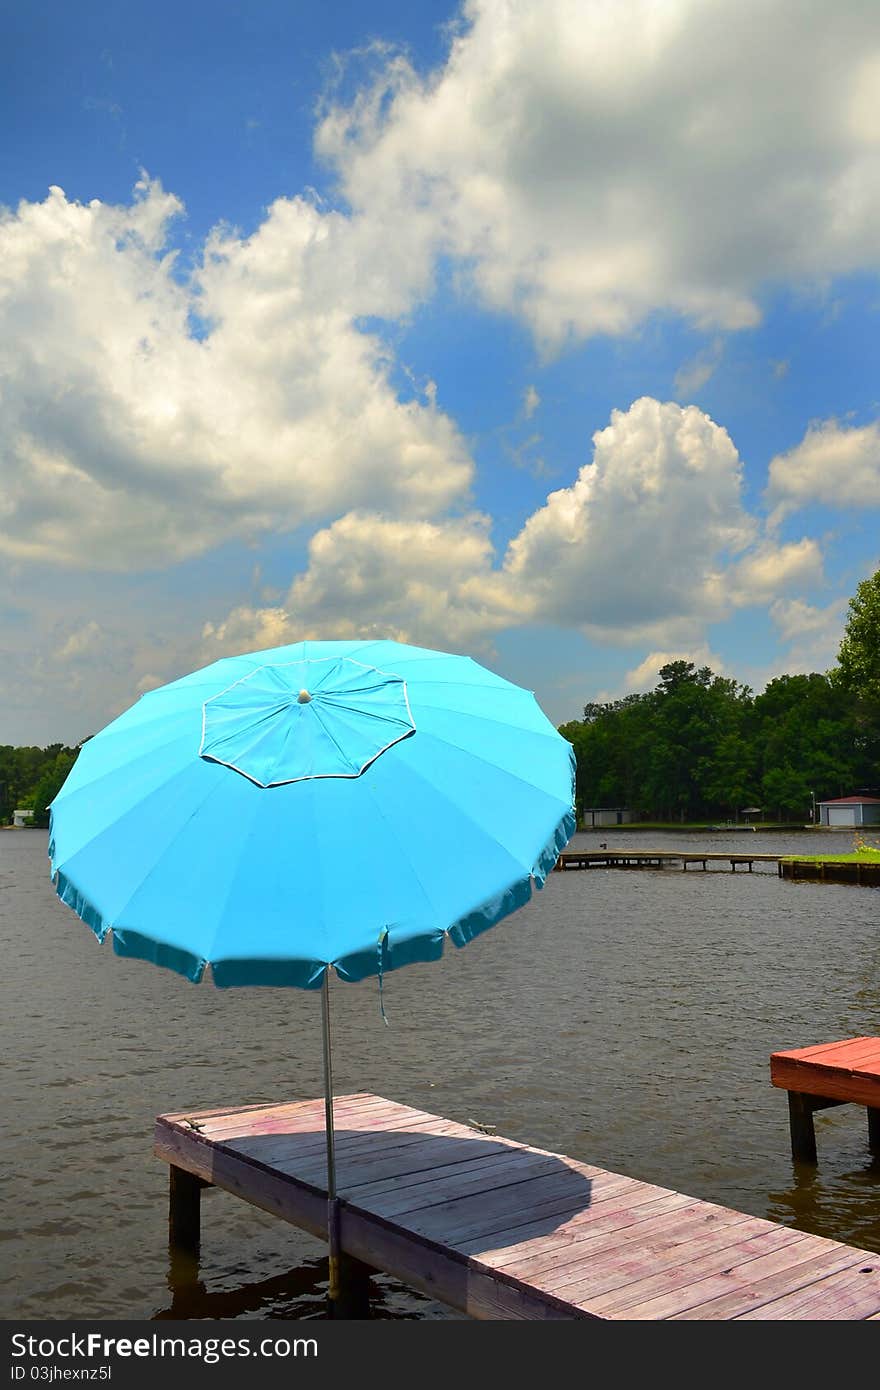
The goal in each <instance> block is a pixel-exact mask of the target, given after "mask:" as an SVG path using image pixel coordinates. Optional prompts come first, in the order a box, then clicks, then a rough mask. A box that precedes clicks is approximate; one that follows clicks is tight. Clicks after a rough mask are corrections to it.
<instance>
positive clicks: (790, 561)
mask: <svg viewBox="0 0 880 1390" xmlns="http://www.w3.org/2000/svg"><path fill="white" fill-rule="evenodd" d="M822 579H823V571H822V551H821V548H820V546H819V543H818V541H816V540H815V539H813V538H812V537H810V536H804V537H803V538H802V539H801V540H799V541H789V542H787V543H786V544H785V545H775V544H774V543H773V542H772V541H768V540H765V541H762V542H760V543H759V544H758V545H756V546H755V547H754V549H753V550H751V551H750V552H749V554H748V555H745V556H744V557H743V558H742V560H740V561H739V562H738V563H737V564H735V565H733V566H731V568H730V570H729V571H728V572H727V573H726V574H725V575H723V576H721V579H720V582H721V584H722V585H723V586H724V588H725V590H726V591H727V593H728V595H729V598H730V601H731V603H733V604H734V605H735V606H736V607H738V608H749V607H751V606H753V605H754V604H758V603H768V602H770V600H771V599H774V598H776V595H778V594H779V593H780V591H784V590H785V589H791V588H795V587H798V586H801V585H804V584H813V585H816V584H819V583H821V582H822Z"/></svg>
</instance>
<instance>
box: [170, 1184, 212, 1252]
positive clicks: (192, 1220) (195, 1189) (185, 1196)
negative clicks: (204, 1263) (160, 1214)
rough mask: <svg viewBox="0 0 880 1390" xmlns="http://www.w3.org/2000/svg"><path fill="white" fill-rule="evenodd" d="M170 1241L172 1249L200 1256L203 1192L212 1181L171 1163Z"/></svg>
mask: <svg viewBox="0 0 880 1390" xmlns="http://www.w3.org/2000/svg"><path fill="white" fill-rule="evenodd" d="M168 1173H169V1185H168V1244H169V1245H170V1247H171V1249H172V1251H174V1250H176V1251H179V1252H180V1253H181V1254H183V1255H190V1256H192V1257H193V1258H194V1259H198V1255H199V1237H200V1216H201V1213H200V1206H201V1201H200V1198H201V1192H202V1188H203V1187H207V1186H208V1184H207V1183H206V1182H204V1181H203V1180H202V1178H197V1177H196V1176H195V1174H194V1173H188V1172H187V1171H186V1169H185V1168H177V1167H175V1165H174V1164H173V1163H172V1164H169V1168H168Z"/></svg>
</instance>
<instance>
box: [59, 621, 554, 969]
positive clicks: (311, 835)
mask: <svg viewBox="0 0 880 1390" xmlns="http://www.w3.org/2000/svg"><path fill="white" fill-rule="evenodd" d="M573 773H574V755H573V751H572V749H571V747H570V745H569V744H568V743H567V742H566V741H565V740H564V739H562V738H561V737H560V735H559V734H558V733H557V732H556V730H555V729H554V727H553V726H552V724H551V723H550V722H549V720H548V719H547V718H546V716H545V715H544V714H543V712H542V711H541V709H540V707H539V706H538V704H537V702H536V700H535V698H534V696H533V695H532V694H531V693H530V692H528V691H524V690H522V689H520V688H519V687H518V686H516V685H513V684H511V683H510V682H509V681H506V680H504V679H502V678H501V677H500V676H496V675H494V674H492V673H491V672H489V671H487V670H486V669H484V668H483V667H481V666H480V665H478V664H477V663H476V662H474V661H472V660H470V659H469V658H465V657H459V656H454V655H449V654H447V653H444V652H436V651H430V650H427V649H424V648H418V647H411V646H405V645H402V644H399V643H395V642H384V641H383V642H300V643H297V644H295V645H293V646H288V647H280V648H275V649H273V650H271V651H262V652H253V653H250V654H248V655H244V656H238V657H232V658H228V659H224V660H221V661H217V662H215V663H214V664H213V665H210V666H207V667H205V668H204V669H202V670H200V671H196V672H194V673H193V674H192V675H189V676H186V677H184V678H183V679H181V680H177V681H173V682H172V683H171V684H169V685H165V686H163V687H161V688H160V689H158V690H154V691H151V692H150V693H148V694H146V695H144V696H142V697H141V699H140V700H139V701H138V702H137V703H136V704H135V705H134V706H132V708H131V709H129V710H128V711H126V713H124V714H123V715H121V716H120V717H119V718H118V719H116V720H115V721H114V722H113V723H112V724H110V725H108V726H107V728H105V729H104V730H102V732H101V733H99V734H98V735H97V736H96V737H94V738H93V739H90V740H89V741H88V742H87V743H86V744H85V745H84V746H83V748H82V750H81V752H80V755H79V758H78V759H77V762H76V764H75V766H74V767H73V769H72V771H71V773H70V775H69V776H68V778H67V781H66V782H65V784H64V786H63V787H62V789H61V791H60V792H59V794H58V796H57V797H56V799H55V801H54V802H53V803H52V808H51V833H50V845H49V854H50V859H51V868H52V874H53V878H54V881H55V886H56V890H57V892H58V894H59V896H60V897H61V899H62V901H63V902H65V903H67V904H68V905H69V906H70V907H72V908H73V909H74V910H75V911H76V912H77V913H78V914H79V915H80V917H82V918H83V919H84V920H85V921H86V922H87V923H88V924H89V926H90V927H91V928H92V930H93V931H94V932H95V934H96V936H97V937H98V938H99V940H103V939H104V937H105V936H106V935H107V933H108V932H110V931H111V930H112V939H113V948H114V950H115V951H116V952H117V953H118V954H119V955H122V956H135V957H139V958H141V959H146V960H151V961H153V962H155V963H156V964H157V965H163V966H167V967H170V968H171V969H172V970H175V971H178V972H179V973H180V974H183V975H185V976H187V977H188V978H189V979H191V980H199V979H201V978H202V976H203V974H204V973H205V971H206V969H207V968H208V967H210V971H211V975H212V977H213V980H214V982H215V984H217V985H220V986H228V985H296V986H301V987H303V988H307V989H308V988H318V987H320V986H321V984H322V982H323V979H324V975H325V972H326V970H327V967H328V966H329V965H331V964H332V965H333V966H334V967H335V969H336V971H337V973H338V974H339V975H340V976H341V977H342V978H343V979H345V980H359V979H362V978H364V977H365V976H368V975H371V974H379V975H381V973H382V972H383V971H385V970H392V969H395V968H396V967H398V966H401V965H405V964H407V963H408V962H411V961H424V960H430V959H433V958H436V957H437V956H439V955H440V954H441V953H442V950H443V945H444V941H445V939H446V938H447V937H449V939H451V940H452V941H453V942H454V943H455V944H456V945H457V946H463V945H464V944H465V943H466V942H468V941H469V940H471V939H472V938H473V937H474V936H476V935H477V934H478V933H480V932H481V931H484V930H485V929H486V928H488V927H491V926H492V925H493V924H494V923H495V922H498V921H499V920H500V919H501V918H503V917H505V916H506V915H507V914H508V913H510V912H512V911H514V910H515V909H516V908H518V907H520V906H521V905H522V904H523V903H525V902H526V901H527V900H528V898H529V896H530V894H531V889H532V885H533V884H534V885H537V886H539V887H540V886H541V885H542V884H543V881H544V878H545V876H546V874H547V872H548V871H549V870H550V869H551V868H552V867H553V864H554V863H555V861H556V857H557V855H558V853H559V851H560V849H561V848H562V846H563V845H564V844H565V843H566V841H567V840H568V839H569V837H570V835H571V834H572V832H573V830H574V828H575V816H574V806H573V785H574V783H573Z"/></svg>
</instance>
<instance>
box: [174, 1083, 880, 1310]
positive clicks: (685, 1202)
mask: <svg viewBox="0 0 880 1390" xmlns="http://www.w3.org/2000/svg"><path fill="white" fill-rule="evenodd" d="M334 1105H335V1114H336V1146H337V1166H338V1175H339V1191H340V1196H341V1198H342V1199H343V1200H342V1208H341V1215H340V1236H341V1243H342V1249H343V1250H344V1251H345V1252H347V1254H348V1255H349V1256H351V1257H354V1258H355V1259H356V1260H358V1261H362V1262H363V1263H364V1264H365V1265H367V1266H370V1267H371V1268H373V1269H379V1270H384V1271H385V1272H387V1273H389V1274H392V1275H394V1276H396V1277H397V1278H398V1279H400V1280H401V1281H402V1282H403V1283H405V1284H408V1285H410V1286H412V1287H414V1288H417V1289H420V1290H422V1291H423V1292H425V1293H427V1294H429V1295H431V1296H433V1297H434V1298H437V1299H439V1300H440V1301H441V1302H443V1303H446V1304H447V1305H449V1306H451V1307H453V1308H456V1309H458V1310H460V1311H461V1312H464V1313H466V1314H468V1315H470V1316H472V1317H475V1318H489V1319H582V1318H588V1319H603V1320H651V1321H654V1320H666V1319H673V1320H674V1319H711V1320H725V1321H728V1320H733V1319H739V1318H743V1319H786V1320H787V1319H810V1320H816V1319H857V1320H865V1319H871V1318H874V1319H877V1320H880V1256H878V1255H877V1254H872V1253H871V1252H869V1251H866V1250H859V1249H856V1248H854V1247H852V1246H848V1245H841V1244H839V1243H838V1242H836V1241H832V1240H826V1239H824V1238H822V1237H819V1236H813V1235H809V1234H807V1233H805V1232H803V1231H798V1230H794V1229H793V1228H791V1227H788V1226H782V1225H777V1224H775V1223H772V1222H770V1221H765V1220H762V1219H760V1218H757V1217H753V1216H747V1215H745V1214H744V1213H742V1212H738V1211H733V1210H729V1209H727V1208H725V1207H721V1206H717V1205H715V1204H713V1203H711V1202H703V1201H699V1200H698V1199H696V1198H694V1197H688V1196H685V1195H684V1194H682V1193H679V1192H673V1191H671V1190H670V1189H668V1188H663V1187H658V1186H655V1185H653V1184H651V1183H646V1182H640V1181H638V1180H637V1179H635V1178H629V1177H625V1176H624V1175H622V1174H620V1173H611V1172H606V1171H605V1170H603V1169H601V1168H597V1167H594V1166H593V1165H591V1164H588V1163H581V1162H576V1161H575V1160H573V1159H570V1158H566V1157H565V1156H563V1155H560V1154H554V1153H549V1152H546V1151H545V1150H542V1149H536V1148H533V1147H530V1146H529V1145H526V1144H520V1143H517V1142H516V1141H514V1140H511V1139H504V1138H501V1137H496V1136H494V1135H493V1136H487V1135H485V1134H483V1133H481V1132H479V1131H478V1130H476V1129H474V1128H472V1127H470V1126H468V1125H464V1124H459V1123H457V1122H455V1121H452V1120H446V1119H443V1118H441V1117H440V1116H437V1115H430V1114H428V1113H426V1112H425V1111H422V1110H415V1109H412V1108H410V1107H409V1106H405V1105H398V1104H396V1103H395V1102H393V1101H389V1100H385V1099H383V1098H382V1097H381V1096H374V1095H368V1094H362V1095H351V1096H340V1097H337V1098H336V1100H335V1102H334ZM155 1151H156V1153H157V1154H158V1156H159V1157H160V1158H163V1159H165V1161H166V1162H168V1163H170V1164H171V1165H172V1169H171V1176H172V1207H173V1212H172V1214H173V1216H174V1219H175V1222H176V1226H177V1229H178V1230H181V1229H184V1228H186V1227H187V1225H188V1230H189V1236H190V1238H191V1239H193V1240H195V1239H197V1230H198V1214H197V1201H198V1191H197V1190H198V1186H199V1184H200V1183H208V1184H213V1185H214V1186H216V1187H220V1188H224V1189H225V1190H226V1191H228V1192H231V1193H233V1194H234V1195H235V1196H237V1197H240V1198H242V1199H243V1200H244V1201H247V1202H251V1203H253V1204H254V1205H255V1206H258V1207H261V1208H263V1209H264V1210H266V1211H269V1212H272V1213H274V1214H275V1215H277V1216H279V1217H281V1218H282V1219H283V1220H285V1221H289V1222H292V1223H293V1224H295V1225H297V1226H300V1227H302V1228H303V1229H305V1230H307V1231H311V1232H312V1233H313V1234H314V1235H317V1236H325V1235H326V1212H327V1203H326V1187H325V1168H324V1161H325V1160H324V1112H323V1101H311V1100H310V1101H298V1102H293V1103H290V1104H285V1105H260V1106H250V1107H245V1108H240V1107H239V1108H235V1109H225V1110H209V1111H201V1112H197V1113H188V1114H173V1115H161V1116H160V1117H159V1119H158V1120H157V1123H156V1136H155ZM187 1175H190V1176H187ZM175 1202H176V1203H177V1210H176V1212H175V1211H174V1204H175Z"/></svg>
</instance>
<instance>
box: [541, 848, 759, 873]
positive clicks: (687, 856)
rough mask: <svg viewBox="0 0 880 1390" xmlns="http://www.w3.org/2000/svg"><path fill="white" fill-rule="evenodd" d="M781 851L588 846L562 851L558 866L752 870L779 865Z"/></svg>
mask: <svg viewBox="0 0 880 1390" xmlns="http://www.w3.org/2000/svg"><path fill="white" fill-rule="evenodd" d="M779 860H780V856H779V855H778V854H747V853H743V854H738V853H735V854H731V853H724V854H721V853H718V852H717V851H707V850H677V849H676V850H674V849H649V850H642V849H638V850H636V849H589V850H580V849H578V850H563V852H562V854H560V856H559V858H558V859H557V861H556V864H555V868H556V869H559V870H566V869H599V868H601V869H663V868H666V867H668V866H670V865H676V866H680V867H681V868H682V870H686V869H687V867H688V865H689V864H699V865H700V867H701V868H702V869H703V870H704V871H706V870H707V868H708V865H709V864H712V863H723V864H729V865H730V869H731V872H732V873H735V872H736V870H737V868H739V867H741V866H745V867H746V868H747V869H748V871H749V873H751V872H752V865H753V864H761V863H767V864H777V865H778V864H779Z"/></svg>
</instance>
